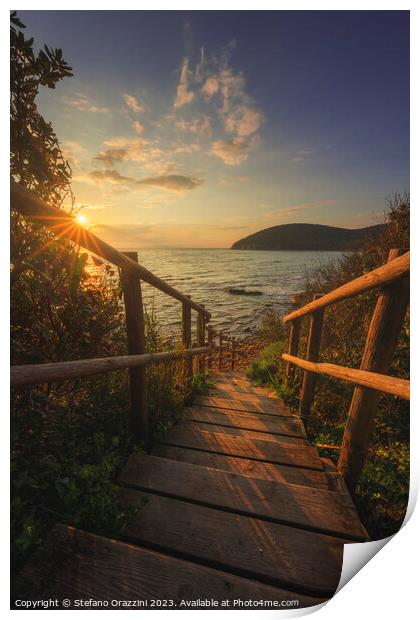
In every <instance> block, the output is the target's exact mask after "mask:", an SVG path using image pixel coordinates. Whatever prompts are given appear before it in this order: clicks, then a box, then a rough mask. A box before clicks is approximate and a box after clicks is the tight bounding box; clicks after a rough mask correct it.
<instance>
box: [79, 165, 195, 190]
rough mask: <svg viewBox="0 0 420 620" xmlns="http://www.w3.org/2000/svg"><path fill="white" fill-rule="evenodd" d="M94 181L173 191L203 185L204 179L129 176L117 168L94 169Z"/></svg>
mask: <svg viewBox="0 0 420 620" xmlns="http://www.w3.org/2000/svg"><path fill="white" fill-rule="evenodd" d="M89 179H91V180H92V181H93V182H94V183H101V182H104V181H105V182H108V183H111V184H113V185H120V186H123V187H131V188H135V187H140V186H151V187H159V188H161V189H165V190H168V191H172V192H183V191H188V190H191V189H195V188H196V187H199V186H200V185H202V183H203V180H202V179H197V178H195V177H187V176H184V175H180V174H166V175H165V174H163V175H160V176H156V177H146V178H144V179H136V178H134V177H128V176H124V175H122V174H120V173H119V172H117V171H116V170H110V169H106V170H92V171H91V172H89V175H88V178H87V179H86V180H89ZM80 180H81V179H80Z"/></svg>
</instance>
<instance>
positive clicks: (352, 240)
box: [231, 224, 382, 251]
mask: <svg viewBox="0 0 420 620" xmlns="http://www.w3.org/2000/svg"><path fill="white" fill-rule="evenodd" d="M381 230H382V226H381V225H380V224H378V225H376V226H368V227H366V228H358V229H350V228H335V227H333V226H323V225H321V224H282V225H280V226H272V227H271V228H265V229H264V230H259V231H258V232H256V233H254V234H252V235H249V236H248V237H245V238H244V239H240V240H239V241H236V242H235V243H234V244H233V245H232V248H231V249H232V250H324V251H328V250H330V251H336V250H353V249H357V248H359V247H360V246H361V245H363V244H364V243H366V240H367V239H373V238H376V237H377V236H378V235H379V234H380V233H381Z"/></svg>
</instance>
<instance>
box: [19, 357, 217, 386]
mask: <svg viewBox="0 0 420 620" xmlns="http://www.w3.org/2000/svg"><path fill="white" fill-rule="evenodd" d="M208 350H209V349H208V347H203V348H201V349H189V350H188V351H162V352H160V353H144V354H142V355H117V356H114V357H100V358H94V359H85V360H74V361H71V362H51V363H49V364H24V365H22V366H12V367H11V368H10V377H11V381H10V383H11V385H12V387H19V386H23V385H35V384H37V383H46V382H50V381H66V380H67V379H76V378H78V377H88V376H90V375H96V374H101V373H105V372H112V371H114V370H124V369H125V368H136V367H137V366H144V365H145V364H151V363H157V362H163V361H165V360H172V359H179V358H182V357H188V356H192V355H202V354H203V353H207V352H208Z"/></svg>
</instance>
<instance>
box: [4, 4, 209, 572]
mask: <svg viewBox="0 0 420 620" xmlns="http://www.w3.org/2000/svg"><path fill="white" fill-rule="evenodd" d="M23 29H24V25H23V24H22V23H21V22H20V21H19V19H18V18H17V16H16V14H15V13H13V14H12V24H11V174H12V178H13V179H14V180H15V181H17V182H19V183H21V184H22V185H24V186H25V187H27V188H28V189H30V190H31V191H32V192H34V193H35V194H36V195H38V196H39V197H41V198H43V199H45V200H46V201H48V202H49V203H50V204H52V205H54V206H56V207H59V208H63V206H64V205H66V207H67V208H68V209H73V207H74V199H73V196H72V192H71V187H70V181H71V169H70V166H69V164H68V162H67V161H66V160H65V158H64V156H63V154H62V152H61V149H60V145H59V142H58V139H57V136H56V135H55V133H54V131H53V129H52V127H51V124H50V123H48V122H47V121H46V120H45V119H44V118H43V117H42V116H41V114H40V113H39V111H38V109H37V105H36V98H37V95H38V92H39V89H40V88H42V87H43V86H46V87H48V88H54V87H55V86H56V84H57V83H58V82H59V81H60V80H62V79H64V78H66V77H69V76H71V68H70V67H69V66H68V65H67V63H66V62H65V60H64V59H63V54H62V51H61V50H59V49H51V48H48V47H45V48H44V50H41V51H40V52H39V53H38V54H36V53H35V52H34V49H33V40H32V39H27V38H26V37H25V36H24V34H23V32H22V30H23ZM90 260H91V259H90V258H89V256H88V254H87V253H85V252H83V251H81V250H80V248H78V247H76V246H75V245H74V244H72V243H70V242H67V241H66V240H64V239H60V238H57V237H56V236H55V235H54V232H53V231H52V230H51V229H47V228H45V227H43V226H39V225H37V224H36V223H34V222H32V221H30V220H27V219H26V218H24V217H22V216H21V215H20V214H19V213H18V212H15V211H12V213H11V262H12V265H11V267H12V271H11V345H12V346H11V361H12V364H28V363H45V362H55V361H61V360H71V359H78V358H89V357H106V356H112V355H121V354H126V353H127V350H126V334H125V320H124V311H123V308H122V300H121V297H122V293H121V290H120V288H119V287H118V284H116V281H117V280H118V279H117V278H116V276H117V275H118V274H117V273H116V272H115V270H114V268H112V267H111V266H110V265H102V266H101V267H98V265H97V264H96V263H95V269H93V268H92V269H91V268H90V266H91V265H90ZM92 267H93V266H92ZM110 277H111V278H110ZM146 319H147V320H146V341H147V349H148V350H149V351H155V350H160V351H162V350H166V349H168V348H179V347H180V346H181V345H180V343H179V342H172V343H168V342H167V341H166V340H164V338H163V337H162V334H161V333H160V331H159V326H158V324H157V322H156V318H155V316H154V314H153V312H151V313H150V314H149V315H147V317H146ZM147 384H148V396H149V415H150V420H151V426H152V436H153V437H156V435H158V434H159V433H162V432H165V430H166V429H167V428H168V427H169V426H170V425H171V424H173V422H174V420H175V419H176V417H177V415H179V413H180V411H181V409H182V406H183V404H184V402H185V400H186V398H191V394H190V393H189V390H188V387H187V386H186V384H185V381H184V373H183V372H182V363H181V362H180V361H173V362H171V363H165V364H155V365H151V366H149V367H148V369H147ZM205 385H206V384H205V381H204V380H203V378H202V377H195V379H194V384H193V390H203V389H205ZM128 395H129V390H128V385H127V372H125V371H124V372H116V373H110V374H106V375H102V376H98V377H91V378H87V379H86V378H84V379H80V380H74V381H66V382H64V383H52V384H47V385H40V386H35V387H33V388H30V389H19V390H14V391H13V393H12V397H11V414H12V416H11V519H12V533H11V537H12V564H13V567H14V568H15V569H17V568H18V567H19V566H21V564H22V562H24V560H25V558H26V557H27V554H28V553H29V552H30V551H31V550H32V549H33V548H34V546H35V545H37V544H38V543H39V542H40V541H41V540H42V538H43V536H44V535H45V534H46V532H47V531H48V530H49V528H50V527H51V525H52V523H53V522H54V521H57V520H60V521H63V522H65V523H68V524H71V525H75V526H79V527H82V528H85V529H87V530H91V531H94V532H96V533H99V534H101V533H102V534H110V535H117V534H118V532H119V531H121V529H122V528H123V527H124V523H125V520H126V518H127V515H126V514H125V513H124V512H123V511H122V510H121V508H120V505H119V502H118V486H117V484H116V477H117V474H118V472H119V470H120V469H121V467H122V466H123V464H124V462H125V461H126V459H127V457H128V455H129V454H130V453H131V452H132V451H134V450H141V449H142V448H141V446H138V445H135V444H134V442H133V438H132V436H131V432H130V425H129V402H128Z"/></svg>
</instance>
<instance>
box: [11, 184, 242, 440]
mask: <svg viewBox="0 0 420 620" xmlns="http://www.w3.org/2000/svg"><path fill="white" fill-rule="evenodd" d="M11 207H12V208H13V209H15V210H16V211H18V212H19V213H20V214H22V215H24V216H25V217H28V218H30V219H32V220H34V221H36V222H38V223H39V224H41V225H44V226H47V227H48V228H50V229H51V230H52V231H53V232H54V233H55V235H56V237H58V238H65V239H68V240H70V241H72V242H74V243H76V244H77V245H80V246H81V247H83V248H85V249H87V250H89V251H90V252H91V253H92V254H95V255H96V256H99V257H101V258H103V259H105V260H106V261H108V262H109V263H112V264H113V265H115V266H116V267H118V268H119V269H120V279H121V288H122V291H123V297H124V307H125V320H126V327H127V349H128V355H123V356H115V357H108V358H95V359H83V360H74V361H69V362H52V363H48V364H26V365H20V366H12V368H11V385H12V387H24V386H31V385H35V384H39V383H46V382H51V381H64V380H66V379H75V378H78V377H86V376H89V375H94V374H98V373H105V372H110V371H115V370H122V369H128V370H129V378H130V381H129V383H130V398H131V424H132V430H133V433H134V436H135V438H136V439H137V440H140V441H144V442H145V443H146V444H147V443H148V440H149V419H148V405H147V386H146V365H147V364H149V363H154V362H161V361H168V360H171V359H177V358H184V360H185V366H184V372H185V380H186V382H187V384H188V385H190V386H191V383H192V377H193V358H194V357H197V358H198V360H199V361H198V370H199V371H200V372H204V370H205V368H206V365H207V366H208V367H209V368H211V367H212V365H213V355H214V353H215V351H216V350H217V347H215V346H214V338H215V337H216V336H219V339H220V345H219V367H220V368H221V363H222V362H221V360H222V359H223V353H224V349H223V346H222V343H223V340H224V339H225V340H226V341H228V339H227V337H226V336H223V334H218V332H216V331H215V330H214V329H213V328H212V327H211V326H210V325H208V322H209V321H210V319H211V314H210V312H208V311H207V310H206V309H205V308H204V306H203V305H201V304H199V303H197V302H195V301H193V300H192V299H191V298H190V297H189V296H188V295H184V294H183V293H181V292H180V291H178V290H177V289H176V288H174V287H172V286H170V285H169V284H168V283H167V282H165V281H164V280H161V279H160V278H158V277H157V276H156V275H155V274H153V273H152V272H151V271H148V270H147V269H146V268H145V267H143V266H142V265H140V264H139V263H138V255H137V252H120V251H118V250H116V249H115V248H113V247H112V246H110V245H108V244H107V243H105V241H103V240H102V239H99V237H97V236H96V235H94V234H93V233H92V232H90V231H88V230H86V229H84V228H83V227H82V226H80V225H78V224H77V222H76V220H75V218H74V217H73V216H72V215H71V214H67V213H65V212H64V211H61V210H60V209H56V208H54V207H51V206H50V205H48V204H47V203H45V202H44V201H43V200H40V199H39V198H37V197H36V196H35V195H34V194H33V193H31V192H30V191H28V190H27V189H25V188H24V187H22V186H21V185H18V184H17V183H14V182H13V181H12V182H11ZM141 281H143V282H146V283H147V284H150V285H151V286H154V287H155V288H157V289H158V290H160V291H162V292H163V293H165V294H166V295H169V296H170V297H172V298H173V299H176V300H177V301H180V302H181V303H182V345H183V349H182V350H180V351H170V352H167V351H165V352H159V353H147V352H146V343H145V322H144V314H143V301H142V290H141ZM192 311H195V312H196V313H197V343H196V346H194V347H192ZM206 328H207V332H208V341H207V342H206ZM229 341H230V342H231V362H230V365H231V368H232V369H234V367H235V339H234V338H233V339H229Z"/></svg>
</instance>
